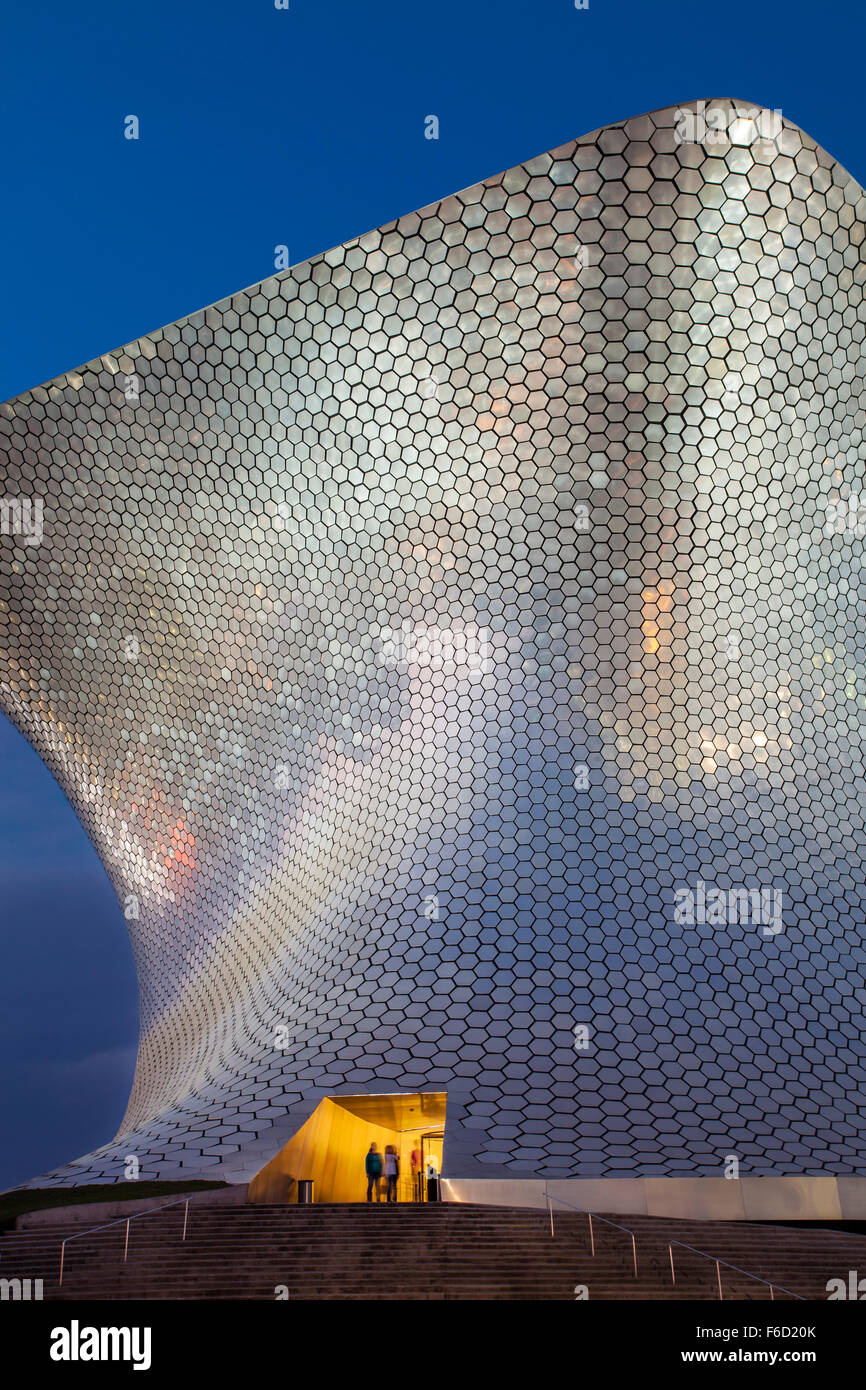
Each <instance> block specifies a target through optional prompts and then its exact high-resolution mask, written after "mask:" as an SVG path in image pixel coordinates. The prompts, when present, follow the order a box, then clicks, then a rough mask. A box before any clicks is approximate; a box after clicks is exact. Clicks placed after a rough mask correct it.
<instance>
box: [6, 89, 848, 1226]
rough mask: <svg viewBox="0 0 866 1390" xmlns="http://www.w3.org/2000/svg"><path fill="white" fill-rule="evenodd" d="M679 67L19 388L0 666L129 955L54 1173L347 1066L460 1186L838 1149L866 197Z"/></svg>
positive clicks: (203, 1141)
mask: <svg viewBox="0 0 866 1390" xmlns="http://www.w3.org/2000/svg"><path fill="white" fill-rule="evenodd" d="M688 111H689V112H694V113H695V116H694V119H691V118H690V120H689V121H688V122H686V123H685V126H684V124H683V118H682V113H680V115H679V116H678V114H677V112H675V111H674V110H666V111H661V112H656V113H654V114H652V115H648V116H641V117H639V118H637V119H634V120H630V121H626V122H624V123H623V124H620V125H616V126H611V127H609V128H607V129H605V130H602V131H599V132H596V133H595V134H593V135H589V136H586V137H584V138H582V139H580V140H577V141H573V142H570V143H568V144H566V145H563V146H562V147H561V148H559V149H556V150H553V151H551V152H550V153H548V154H543V155H540V156H539V157H538V158H537V159H533V160H530V161H529V162H528V163H527V164H524V165H520V166H518V167H517V168H514V169H511V170H509V171H508V172H506V173H504V174H501V175H498V176H496V177H494V178H490V179H486V180H485V181H484V182H482V183H480V184H478V185H476V186H475V187H473V188H470V189H467V190H465V191H464V192H462V193H459V194H455V195H454V196H453V197H448V198H445V199H444V200H443V201H441V202H438V203H436V204H433V205H431V206H430V207H428V208H425V209H423V210H421V211H420V212H415V213H411V214H409V215H408V216H406V217H402V218H400V219H399V220H398V221H397V222H394V223H391V224H389V225H388V226H386V227H383V228H380V229H378V230H377V231H374V232H371V233H369V234H368V235H365V236H362V237H360V238H358V239H357V240H355V241H352V242H349V243H347V244H346V245H344V246H340V247H337V248H336V249H334V250H332V251H329V252H327V253H326V254H324V255H322V256H319V257H316V258H314V259H313V260H311V261H309V262H307V263H305V264H303V265H300V266H296V267H294V268H293V269H291V270H287V271H285V272H283V273H280V274H278V275H275V276H274V277H273V278H272V279H270V280H267V281H265V282H263V283H262V284H260V285H257V286H255V287H253V288H252V289H250V290H248V291H246V292H244V293H241V294H236V295H233V296H232V297H231V298H229V299H227V300H225V301H223V302H222V303H220V304H217V305H215V306H214V307H213V308H210V309H207V310H203V311H202V312H200V313H196V314H193V315H192V316H191V317H190V318H188V319H185V320H183V321H181V322H179V323H177V324H173V325H171V326H170V327H168V328H165V329H163V330H161V331H159V332H155V333H152V334H150V335H148V336H147V337H145V338H142V339H140V340H138V341H137V342H134V343H131V344H128V345H127V346H126V347H124V348H123V349H121V350H120V351H119V352H115V353H112V354H110V355H108V356H106V357H104V358H101V359H99V360H97V361H94V362H90V363H88V364H87V365H86V366H85V367H82V368H80V369H79V370H78V371H75V372H70V373H68V374H67V375H65V376H63V377H60V378H58V379H57V380H56V381H54V382H51V383H50V384H48V385H47V386H44V387H40V388H38V389H36V390H33V391H30V392H27V393H26V394H25V395H23V396H21V397H19V398H18V399H16V400H14V401H12V402H10V403H8V404H7V405H5V406H3V407H2V408H0V448H2V452H3V455H4V471H5V482H4V485H3V488H4V492H5V497H6V502H5V503H4V513H3V522H4V525H3V532H4V533H3V534H2V535H0V701H2V705H3V708H4V709H5V710H6V711H7V713H8V714H9V716H10V718H11V719H12V720H13V721H14V722H15V724H16V725H17V727H18V728H19V729H20V730H21V731H22V732H23V733H24V735H25V736H26V737H27V738H28V739H29V740H30V742H31V743H32V745H33V746H34V748H36V750H37V751H38V752H39V754H40V755H41V756H42V758H43V759H44V760H45V762H46V763H47V765H48V766H49V767H50V769H51V770H52V772H53V773H54V775H55V776H56V777H57V779H58V781H59V782H60V784H61V786H62V787H63V789H64V791H65V792H66V794H67V796H68V797H69V800H70V801H71V803H72V805H73V807H74V808H75V810H76V812H77V814H78V815H79V817H80V819H81V821H82V822H83V824H84V825H85V827H86V828H87V831H88V833H89V835H90V836H91V839H92V840H93V843H94V844H95V846H96V848H97V850H98V852H99V854H100V856H101V859H102V862H103V863H104V865H105V867H106V870H107V872H108V873H109V875H110V877H111V880H112V882H113V884H114V886H115V888H116V890H117V893H118V897H119V900H120V902H121V904H122V906H123V910H124V915H125V918H126V922H127V926H128V928H129V932H130V937H131V941H132V945H133V949H134V952H135V958H136V963H137V968H138V975H139V981H140V999H141V1038H140V1050H139V1058H138V1065H137V1069H136V1074H135V1080H134V1085H133V1089H132V1095H131V1098H130V1102H129V1107H128V1111H127V1114H126V1116H125V1119H124V1121H123V1124H122V1127H121V1130H120V1133H119V1134H118V1135H117V1137H116V1138H115V1139H114V1140H113V1142H111V1143H109V1144H107V1145H106V1146H105V1147H104V1148H102V1149H100V1150H98V1151H96V1152H95V1153H93V1154H90V1155H88V1156H87V1157H85V1158H83V1159H80V1160H78V1161H77V1162H76V1163H71V1164H69V1165H68V1166H67V1167H65V1168H62V1169H59V1170H57V1171H56V1172H55V1173H53V1174H51V1175H49V1176H48V1178H47V1179H45V1178H44V1179H42V1180H41V1182H43V1183H45V1182H46V1181H47V1182H54V1181H56V1182H59V1183H70V1182H88V1181H105V1180H106V1179H112V1178H118V1179H120V1178H121V1177H122V1176H123V1172H124V1163H125V1159H126V1156H127V1155H136V1157H137V1158H138V1159H139V1161H140V1163H141V1174H142V1176H159V1177H174V1176H193V1175H196V1174H200V1173H201V1174H203V1175H206V1176H220V1177H226V1178H228V1179H229V1180H237V1181H240V1180H246V1179H249V1178H251V1177H253V1175H254V1174H256V1173H257V1172H258V1171H259V1170H260V1169H262V1168H263V1166H264V1165H265V1164H267V1163H268V1162H269V1161H270V1160H272V1159H273V1158H274V1156H275V1155H277V1154H278V1152H279V1151H280V1150H282V1149H283V1146H284V1145H286V1144H287V1142H288V1141H289V1140H290V1139H291V1138H292V1136H293V1135H295V1134H296V1132H297V1131H299V1130H300V1129H301V1127H302V1126H303V1125H304V1123H305V1122H306V1121H307V1120H308V1119H309V1117H310V1116H312V1115H313V1112H314V1111H315V1110H316V1108H317V1107H318V1106H319V1105H320V1103H321V1102H322V1101H323V1100H324V1099H326V1098H328V1097H332V1096H339V1095H344V1096H351V1097H355V1098H357V1097H359V1096H360V1097H363V1096H364V1095H365V1094H369V1093H394V1094H397V1093H400V1094H404V1095H407V1096H408V1095H412V1096H415V1095H422V1094H425V1093H435V1094H436V1095H437V1096H447V1119H446V1123H445V1154H444V1171H445V1172H446V1174H447V1175H448V1176H449V1178H451V1179H455V1180H466V1181H469V1180H473V1179H478V1178H487V1179H490V1178H496V1179H506V1178H510V1179H515V1178H537V1177H541V1178H547V1179H554V1178H600V1177H607V1178H641V1179H644V1178H654V1177H659V1178H661V1177H664V1178H676V1177H696V1176H704V1177H709V1176H716V1177H717V1176H719V1175H720V1174H721V1172H722V1170H723V1164H724V1162H725V1158H726V1156H727V1155H735V1156H736V1157H737V1158H738V1159H739V1162H740V1163H741V1165H742V1170H743V1171H744V1172H748V1173H750V1174H756V1175H758V1174H763V1175H775V1174H783V1173H789V1174H790V1173H793V1174H825V1175H828V1174H829V1175H849V1174H853V1173H856V1172H857V1171H858V1169H859V1168H860V1167H861V1166H862V1154H863V1140H862V1137H861V1136H862V1132H863V1106H864V1103H863V1094H864V1084H866V1050H864V1044H863V1038H862V1028H861V1017H862V1010H863V999H864V974H866V954H864V947H863V932H864V903H866V891H864V872H863V844H864V834H863V832H864V823H863V821H864V817H863V800H862V786H863V751H862V749H863V742H862V741H863V732H864V717H866V715H864V711H866V665H864V623H866V617H864V615H866V605H864V602H863V598H864V595H863V585H864V569H863V565H864V560H863V556H864V549H863V541H862V532H863V529H864V527H863V526H862V525H860V520H861V518H860V513H859V510H858V509H859V498H860V496H861V493H862V494H863V497H864V502H866V483H864V477H863V473H864V447H863V434H864V424H866V388H864V371H863V352H864V347H863V344H864V335H866V322H864V310H863V285H864V278H866V273H864V214H866V200H864V194H863V190H862V189H861V188H860V187H859V186H858V185H857V184H856V183H855V182H854V181H853V180H852V179H851V178H850V177H849V176H848V174H846V172H845V171H844V170H843V169H841V168H840V167H839V165H838V164H837V163H835V161H834V160H832V159H831V158H830V157H829V156H828V155H827V154H825V153H824V151H822V150H821V149H819V148H817V147H816V146H815V144H814V142H813V141H812V140H810V139H809V138H808V136H806V135H804V134H803V132H802V131H800V130H798V129H797V128H796V127H794V126H792V125H791V124H790V123H788V122H787V121H770V123H769V135H767V134H766V131H767V129H768V127H766V126H763V127H761V126H760V123H759V122H758V123H756V121H755V120H754V119H753V118H752V117H750V116H748V115H746V116H743V115H742V113H741V112H738V109H737V107H736V106H735V105H734V104H732V103H730V102H718V103H714V104H713V106H712V107H711V111H715V112H716V113H718V114H719V115H720V117H723V120H722V121H720V122H719V123H713V127H712V129H711V130H709V131H707V130H705V129H701V128H700V122H701V120H702V119H703V117H702V113H701V108H699V107H698V106H697V104H693V105H692V107H690V108H688ZM10 499H11V501H10ZM13 501H14V502H15V503H16V506H13V505H12V502H13ZM28 506H29V508H30V510H29V511H28V510H27V508H28ZM40 508H41V511H40ZM864 516H866V511H864ZM346 1123H347V1124H348V1121H346ZM468 1190H469V1189H467V1191H468ZM606 1209H613V1208H612V1207H610V1206H608V1207H607V1208H606Z"/></svg>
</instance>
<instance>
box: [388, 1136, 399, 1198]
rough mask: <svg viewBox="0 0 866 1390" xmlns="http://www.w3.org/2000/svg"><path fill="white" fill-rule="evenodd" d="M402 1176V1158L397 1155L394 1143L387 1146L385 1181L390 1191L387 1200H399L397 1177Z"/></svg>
mask: <svg viewBox="0 0 866 1390" xmlns="http://www.w3.org/2000/svg"><path fill="white" fill-rule="evenodd" d="M399 1176H400V1160H399V1158H398V1157H397V1150H396V1149H395V1148H394V1145H393V1144H387V1145H386V1146H385V1181H386V1183H387V1186H388V1191H387V1194H386V1198H385V1200H386V1201H388V1202H396V1200H397V1179H398V1178H399Z"/></svg>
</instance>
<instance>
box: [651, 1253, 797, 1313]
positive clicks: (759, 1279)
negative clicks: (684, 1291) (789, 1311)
mask: <svg viewBox="0 0 866 1390" xmlns="http://www.w3.org/2000/svg"><path fill="white" fill-rule="evenodd" d="M673 1245H679V1246H680V1247H681V1249H683V1250H691V1252H692V1254H693V1255H702V1256H703V1258H704V1259H705V1260H715V1263H716V1281H717V1283H718V1286H719V1298H721V1297H722V1276H721V1273H720V1271H719V1265H724V1266H725V1269H734V1270H736V1272H737V1274H744V1275H745V1277H746V1278H747V1279H754V1280H755V1282H756V1283H758V1284H766V1285H767V1288H768V1289H769V1290H770V1301H771V1302H773V1303H775V1299H774V1297H773V1290H774V1289H778V1290H779V1292H780V1293H786V1294H787V1295H788V1297H789V1298H796V1299H798V1300H799V1301H800V1303H808V1301H809V1300H808V1299H807V1298H804V1297H803V1295H802V1294H800V1293H794V1291H793V1290H792V1289H786V1288H785V1286H784V1284H776V1283H775V1282H774V1281H773V1280H772V1279H764V1278H762V1276H761V1275H760V1274H750V1273H749V1271H748V1270H747V1269H740V1266H739V1265H732V1264H731V1262H730V1260H720V1259H719V1257H718V1256H717V1255H708V1254H707V1252H706V1250H698V1249H697V1247H696V1246H694V1245H686V1243H685V1241H684V1240H671V1241H668V1253H669V1254H670V1257H671V1283H672V1284H675V1283H676V1279H675V1277H674V1252H673V1250H672V1249H671V1246H673Z"/></svg>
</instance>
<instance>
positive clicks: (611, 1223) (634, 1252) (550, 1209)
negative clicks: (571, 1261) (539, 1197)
mask: <svg viewBox="0 0 866 1390" xmlns="http://www.w3.org/2000/svg"><path fill="white" fill-rule="evenodd" d="M544 1195H545V1197H546V1198H547V1210H548V1212H549V1213H550V1234H551V1236H553V1235H554V1229H553V1207H552V1206H551V1205H550V1204H551V1202H562V1205H563V1206H564V1207H570V1208H571V1210H572V1211H576V1212H579V1213H580V1215H581V1216H588V1217H589V1244H590V1249H591V1251H592V1255H593V1258H595V1236H594V1234H593V1230H592V1218H593V1217H595V1219H596V1221H603V1222H604V1223H605V1225H606V1226H615V1227H616V1229H617V1230H618V1231H625V1233H626V1235H627V1236H631V1254H632V1259H633V1260H634V1277H635V1279H636V1278H637V1246H636V1244H635V1238H634V1231H631V1230H629V1228H628V1226H620V1224H619V1222H618V1221H609V1220H608V1218H607V1217H606V1216H599V1214H598V1212H597V1211H587V1210H586V1208H585V1207H576V1206H575V1205H574V1202H567V1201H566V1200H565V1198H564V1197H557V1195H556V1193H555V1192H548V1190H547V1183H545V1184H544Z"/></svg>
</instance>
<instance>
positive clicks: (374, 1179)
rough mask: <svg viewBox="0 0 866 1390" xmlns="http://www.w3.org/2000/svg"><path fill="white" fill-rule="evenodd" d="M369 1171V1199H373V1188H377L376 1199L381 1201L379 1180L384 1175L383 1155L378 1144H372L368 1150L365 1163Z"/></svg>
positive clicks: (367, 1171)
mask: <svg viewBox="0 0 866 1390" xmlns="http://www.w3.org/2000/svg"><path fill="white" fill-rule="evenodd" d="M364 1168H365V1170H366V1173H367V1201H368V1202H372V1200H373V1188H374V1187H375V1189H376V1201H377V1202H381V1200H382V1194H381V1192H380V1191H379V1180H380V1178H381V1176H382V1155H381V1154H380V1153H379V1147H378V1145H377V1144H371V1145H370V1148H369V1149H368V1151H367V1158H366V1162H365V1164H364Z"/></svg>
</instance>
